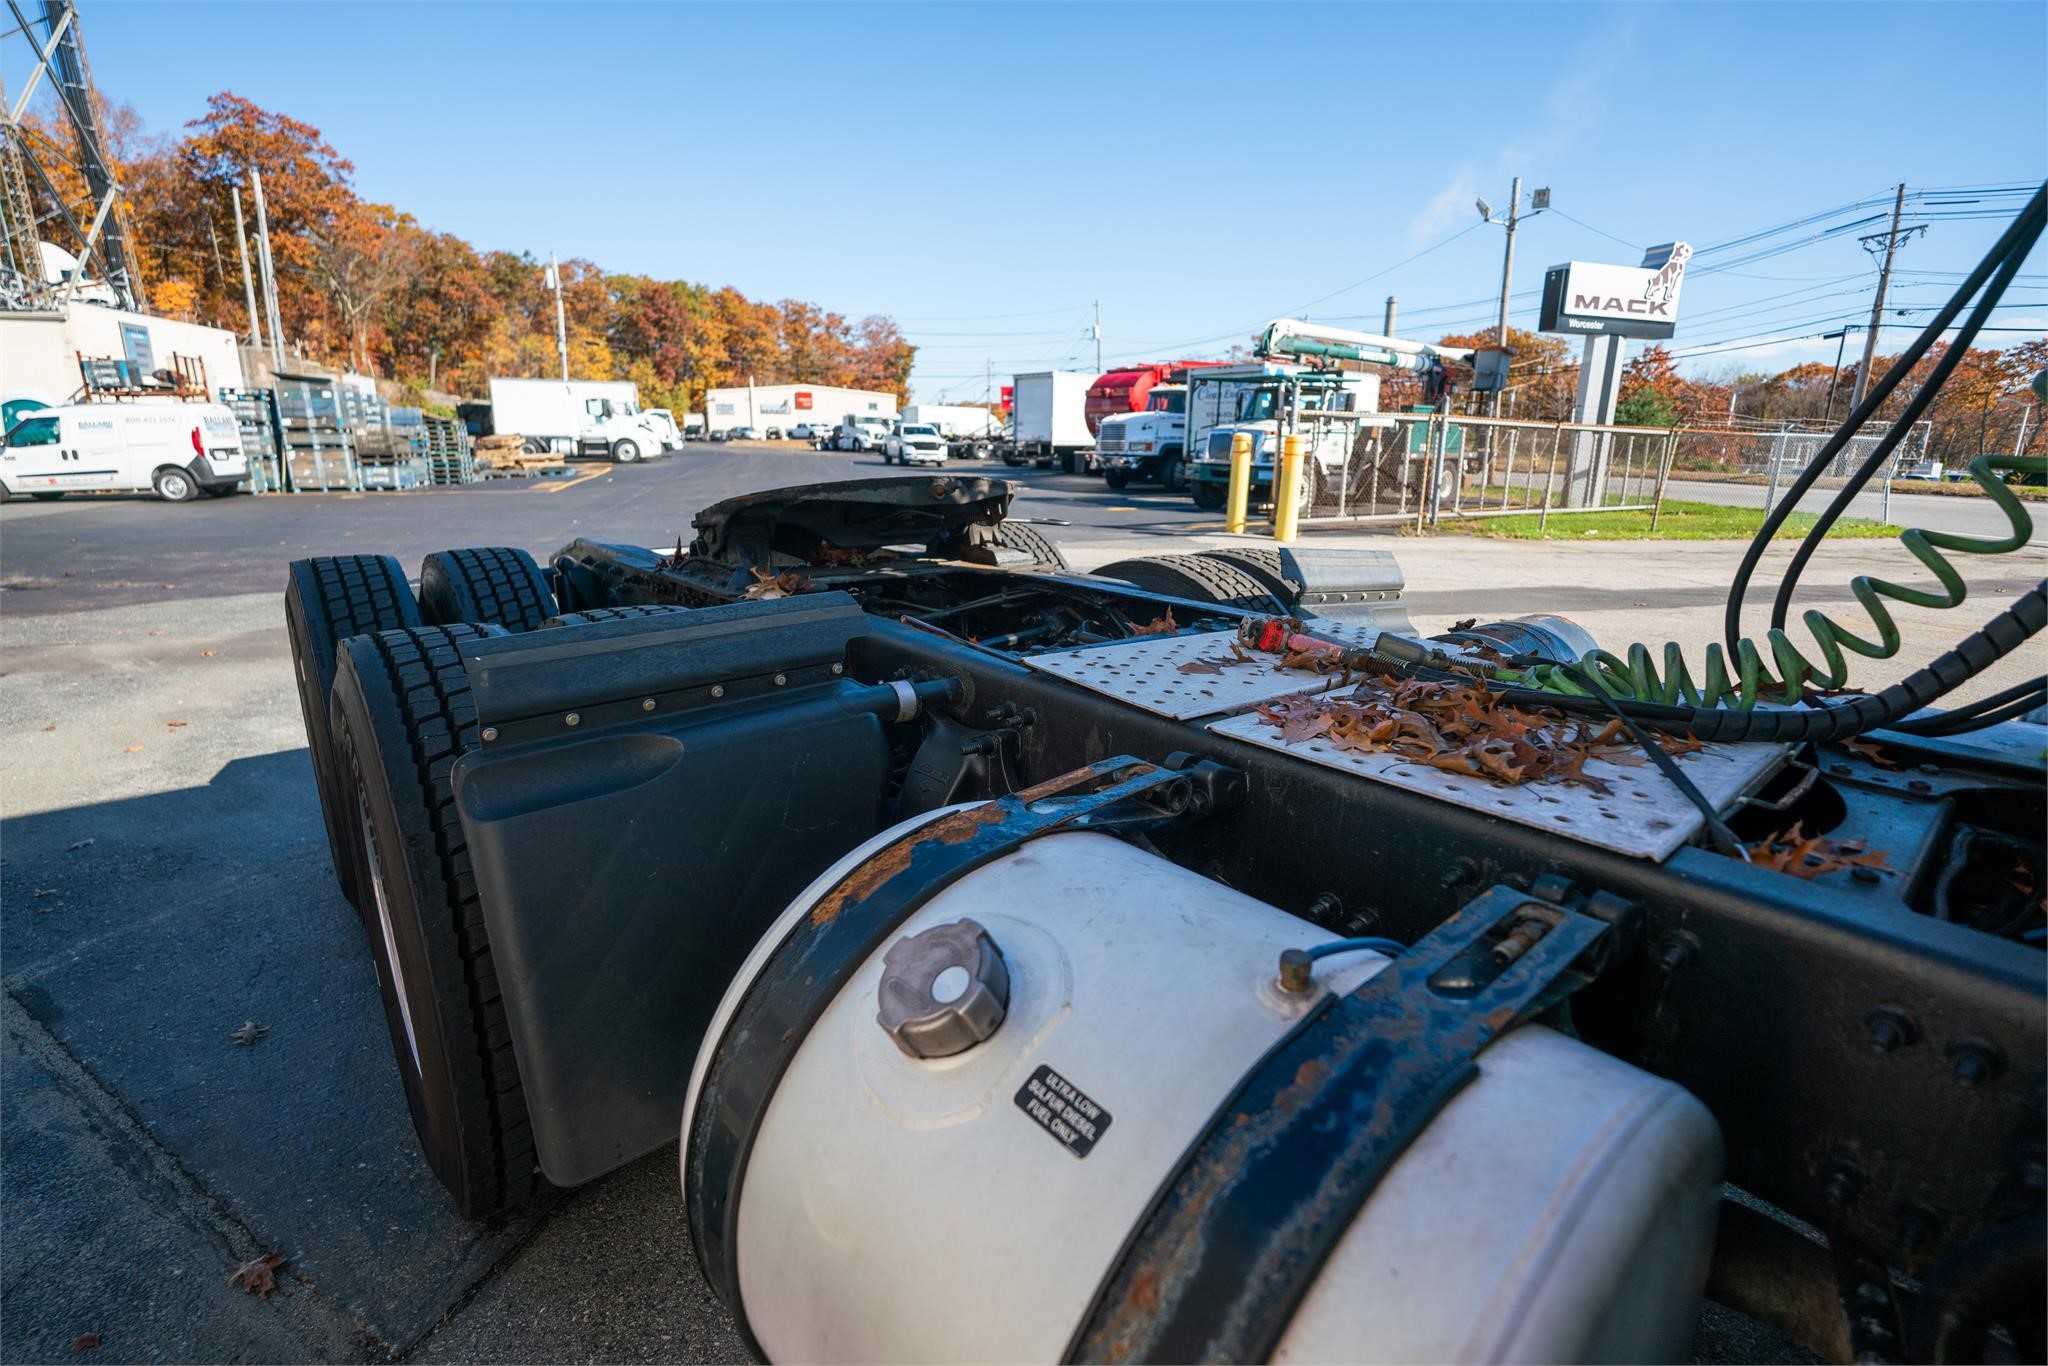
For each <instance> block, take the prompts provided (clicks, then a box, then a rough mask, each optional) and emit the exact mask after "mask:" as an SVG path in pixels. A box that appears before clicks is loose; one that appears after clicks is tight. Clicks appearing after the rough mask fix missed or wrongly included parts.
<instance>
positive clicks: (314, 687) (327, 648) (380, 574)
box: [284, 555, 420, 913]
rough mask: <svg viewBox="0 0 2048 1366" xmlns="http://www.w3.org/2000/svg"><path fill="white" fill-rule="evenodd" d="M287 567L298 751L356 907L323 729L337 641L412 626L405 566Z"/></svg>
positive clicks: (367, 561) (350, 804)
mask: <svg viewBox="0 0 2048 1366" xmlns="http://www.w3.org/2000/svg"><path fill="white" fill-rule="evenodd" d="M287 572H288V578H287V581H286V584H285V590H284V621H285V635H286V636H287V638H289V639H290V641H291V647H292V672H293V674H294V676H295V678H296V680H297V683H298V689H299V712H300V714H301V715H302V716H304V717H305V719H306V750H307V752H308V753H309V754H311V755H312V757H313V786H314V789H315V790H316V791H317V792H318V793H319V794H320V819H321V821H322V822H323V823H324V824H325V825H326V827H327V854H328V857H329V858H330V859H331V860H332V861H333V863H334V880H335V881H336V882H337V883H339V884H340V886H341V894H342V895H343V896H345V897H347V898H348V902H349V905H351V906H354V907H355V908H356V909H357V910H358V911H359V912H362V911H363V909H364V905H365V903H364V900H363V897H362V889H361V888H360V887H359V886H358V885H357V884H356V880H355V873H356V867H357V864H358V863H359V861H360V858H361V855H360V854H359V852H358V851H357V849H356V841H357V838H358V835H357V828H356V827H357V822H356V816H355V804H354V798H353V797H352V796H350V795H349V794H348V793H347V792H346V791H345V790H344V789H343V788H342V785H341V780H340V778H339V777H338V776H337V770H336V768H335V766H334V746H333V743H332V739H331V737H330V735H329V733H328V728H327V713H328V705H329V702H330V701H331V699H332V698H333V695H334V669H335V664H336V662H337V660H338V657H339V655H340V652H341V642H342V641H344V640H347V639H348V638H349V637H350V636H359V635H364V634H367V633H368V632H371V631H390V630H396V629H399V628H401V627H406V626H418V625H419V624H420V609H419V604H418V603H415V602H414V601H413V599H412V589H410V588H408V587H407V586H406V582H405V571H404V570H403V569H401V568H399V565H398V561H397V560H395V559H393V558H392V557H391V556H389V555H333V556H323V557H321V558H319V559H313V560H293V561H292V563H291V568H290V569H289V570H288V571H287ZM366 913H367V912H366Z"/></svg>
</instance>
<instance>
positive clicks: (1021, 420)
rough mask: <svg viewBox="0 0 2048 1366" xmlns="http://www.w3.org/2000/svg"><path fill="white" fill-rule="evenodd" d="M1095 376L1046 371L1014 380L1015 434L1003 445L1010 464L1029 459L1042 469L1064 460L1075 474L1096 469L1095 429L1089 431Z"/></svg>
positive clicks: (1072, 372)
mask: <svg viewBox="0 0 2048 1366" xmlns="http://www.w3.org/2000/svg"><path fill="white" fill-rule="evenodd" d="M1094 380H1095V376H1094V375H1092V374H1085V373H1083V372H1081V371H1079V370H1040V371H1037V372H1036V373H1033V374H1029V375H1018V376H1016V377H1015V378H1014V379H1013V380H1012V381H1011V391H1012V400H1011V401H1012V402H1013V403H1014V404H1015V405H1016V407H1015V410H1014V411H1015V414H1016V417H1015V422H1014V428H1015V434H1014V436H1013V437H1012V439H1011V441H1010V444H1009V445H1007V446H1005V447H1003V450H1002V456H1003V463H1004V464H1005V465H1021V464H1023V463H1024V462H1025V461H1027V460H1029V461H1031V462H1032V463H1034V464H1036V465H1037V466H1038V467H1039V468H1040V469H1044V468H1045V467H1046V466H1048V465H1050V464H1052V463H1053V461H1055V460H1057V461H1059V464H1060V468H1061V469H1063V470H1065V471H1066V472H1067V473H1068V474H1072V473H1074V472H1075V470H1076V469H1078V468H1086V469H1087V470H1088V471H1089V472H1091V473H1093V471H1094V469H1095V433H1093V432H1091V431H1089V430H1088V412H1087V409H1088V386H1089V385H1090V384H1092V383H1093V382H1094Z"/></svg>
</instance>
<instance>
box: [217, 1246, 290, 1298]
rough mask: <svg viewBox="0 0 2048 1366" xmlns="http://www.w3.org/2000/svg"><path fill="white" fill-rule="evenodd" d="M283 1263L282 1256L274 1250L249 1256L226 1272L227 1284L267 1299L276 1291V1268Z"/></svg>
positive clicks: (232, 1287)
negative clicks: (258, 1255) (256, 1255)
mask: <svg viewBox="0 0 2048 1366" xmlns="http://www.w3.org/2000/svg"><path fill="white" fill-rule="evenodd" d="M283 1265H284V1258H282V1257H280V1256H278V1255H277V1254H276V1253H275V1252H266V1253H264V1254H263V1255H262V1256H261V1257H251V1258H250V1259H249V1260H248V1261H246V1262H243V1263H242V1264H241V1265H240V1266H238V1267H236V1268H235V1269H234V1270H233V1271H230V1272H229V1273H228V1286H229V1288H231V1289H235V1290H246V1291H248V1292H249V1293H250V1294H252V1295H254V1296H255V1297H256V1298H257V1299H259V1300H267V1299H269V1298H270V1297H271V1296H272V1295H274V1294H276V1293H277V1269H278V1268H279V1267H281V1266H283Z"/></svg>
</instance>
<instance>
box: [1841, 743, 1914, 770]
mask: <svg viewBox="0 0 2048 1366" xmlns="http://www.w3.org/2000/svg"><path fill="white" fill-rule="evenodd" d="M1842 748H1843V749H1846V750H1848V751H1849V752H1850V753H1851V754H1854V755H1856V756H1857V757H1858V758H1861V759H1868V760H1870V762H1871V763H1873V764H1876V765H1877V766H1878V767H1879V768H1899V767H1901V765H1900V763H1899V761H1898V760H1897V759H1894V758H1892V757H1891V755H1889V754H1886V753H1885V752H1884V751H1883V750H1882V749H1880V748H1878V747H1877V746H1876V745H1875V744H1872V743H1871V742H1870V741H1868V740H1844V741H1842Z"/></svg>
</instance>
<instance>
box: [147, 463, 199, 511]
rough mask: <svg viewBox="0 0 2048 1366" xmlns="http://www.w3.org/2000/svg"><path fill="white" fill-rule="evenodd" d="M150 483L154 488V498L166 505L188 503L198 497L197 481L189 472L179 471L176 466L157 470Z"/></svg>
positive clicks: (167, 466)
mask: <svg viewBox="0 0 2048 1366" xmlns="http://www.w3.org/2000/svg"><path fill="white" fill-rule="evenodd" d="M150 483H151V484H152V485H154V486H155V488H156V496H157V497H159V498H161V499H163V500H164V501H165V502H166V503H189V502H191V501H192V500H193V499H194V498H197V497H198V496H199V481H198V480H197V479H194V478H193V477H192V472H191V471H190V470H181V469H179V468H178V467H177V466H176V465H166V466H164V467H163V468H162V469H160V470H158V471H157V472H156V477H155V478H154V479H152V480H150Z"/></svg>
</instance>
